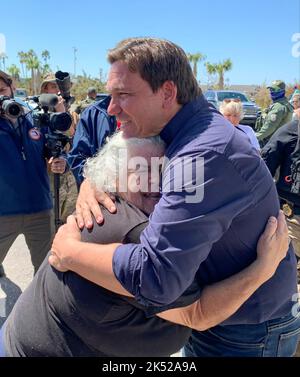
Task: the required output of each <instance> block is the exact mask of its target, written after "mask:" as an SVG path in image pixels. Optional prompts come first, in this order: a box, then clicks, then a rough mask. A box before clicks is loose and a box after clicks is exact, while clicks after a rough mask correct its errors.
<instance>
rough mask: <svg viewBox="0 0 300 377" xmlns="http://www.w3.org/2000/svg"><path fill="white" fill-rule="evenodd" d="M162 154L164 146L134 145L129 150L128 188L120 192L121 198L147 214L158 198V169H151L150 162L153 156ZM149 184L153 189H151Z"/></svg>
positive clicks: (161, 155)
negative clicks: (130, 165) (130, 166)
mask: <svg viewBox="0 0 300 377" xmlns="http://www.w3.org/2000/svg"><path fill="white" fill-rule="evenodd" d="M163 155H164V148H163V147H162V146H157V145H143V146H136V147H131V148H130V150H129V155H128V159H129V163H132V168H129V169H128V184H127V187H128V190H127V192H122V193H120V194H121V196H122V197H123V199H125V200H127V201H128V202H130V203H132V204H134V205H135V206H136V207H138V208H139V209H141V210H142V211H144V212H145V213H147V214H150V213H151V212H153V210H154V206H155V204H157V203H158V201H159V199H160V194H159V178H160V171H159V169H151V162H153V158H155V157H156V158H161V157H163ZM156 161H157V159H156ZM135 162H137V163H138V164H135ZM136 165H138V166H136ZM155 165H156V164H155ZM152 166H153V165H152ZM156 166H157V165H156ZM151 186H152V188H153V187H155V189H154V190H152V189H151Z"/></svg>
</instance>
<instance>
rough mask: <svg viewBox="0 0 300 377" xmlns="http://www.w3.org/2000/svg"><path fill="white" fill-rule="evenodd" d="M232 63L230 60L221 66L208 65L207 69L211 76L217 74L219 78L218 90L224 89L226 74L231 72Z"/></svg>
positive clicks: (220, 64)
mask: <svg viewBox="0 0 300 377" xmlns="http://www.w3.org/2000/svg"><path fill="white" fill-rule="evenodd" d="M231 68H232V61H231V60H230V59H226V60H224V61H223V62H222V63H219V64H211V63H206V69H207V72H208V74H209V75H212V74H215V73H217V74H218V76H219V81H218V88H219V89H224V72H227V71H229V70H231Z"/></svg>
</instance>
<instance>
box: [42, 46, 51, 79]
mask: <svg viewBox="0 0 300 377" xmlns="http://www.w3.org/2000/svg"><path fill="white" fill-rule="evenodd" d="M42 59H43V60H44V64H43V66H42V76H43V77H44V76H45V75H46V74H47V73H48V72H49V71H50V65H49V64H48V60H49V59H50V52H49V51H48V50H44V51H42Z"/></svg>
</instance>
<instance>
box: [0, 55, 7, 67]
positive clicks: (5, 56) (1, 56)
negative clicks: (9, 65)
mask: <svg viewBox="0 0 300 377" xmlns="http://www.w3.org/2000/svg"><path fill="white" fill-rule="evenodd" d="M0 59H1V60H2V66H3V71H5V59H7V55H6V54H5V52H2V53H1V54H0Z"/></svg>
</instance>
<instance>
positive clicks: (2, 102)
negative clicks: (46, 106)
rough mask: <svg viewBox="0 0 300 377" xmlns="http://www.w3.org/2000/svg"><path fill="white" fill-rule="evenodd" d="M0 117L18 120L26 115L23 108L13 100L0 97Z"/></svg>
mask: <svg viewBox="0 0 300 377" xmlns="http://www.w3.org/2000/svg"><path fill="white" fill-rule="evenodd" d="M0 115H2V116H3V115H5V116H8V117H10V118H14V119H16V118H18V117H19V116H21V115H24V110H23V107H22V106H21V105H20V104H19V103H18V102H17V101H15V100H14V99H13V98H10V97H8V96H0Z"/></svg>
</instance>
